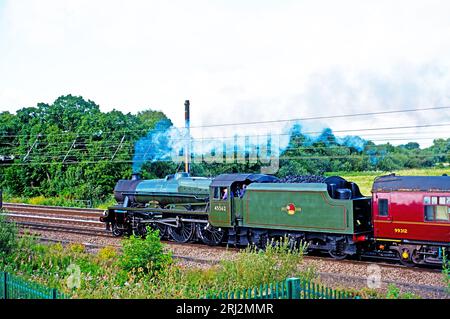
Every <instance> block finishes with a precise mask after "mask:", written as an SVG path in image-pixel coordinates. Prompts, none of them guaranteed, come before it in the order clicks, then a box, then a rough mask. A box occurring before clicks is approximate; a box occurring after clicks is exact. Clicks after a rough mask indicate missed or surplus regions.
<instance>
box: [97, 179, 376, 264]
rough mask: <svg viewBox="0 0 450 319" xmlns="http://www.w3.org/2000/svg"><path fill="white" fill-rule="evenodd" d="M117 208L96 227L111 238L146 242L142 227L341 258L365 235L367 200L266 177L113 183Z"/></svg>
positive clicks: (336, 186)
mask: <svg viewBox="0 0 450 319" xmlns="http://www.w3.org/2000/svg"><path fill="white" fill-rule="evenodd" d="M114 194H115V198H116V200H117V203H118V204H117V205H116V206H113V207H109V208H108V209H107V210H106V211H105V214H104V216H102V217H101V221H102V222H104V223H106V227H107V229H110V230H111V231H112V233H113V235H115V236H121V235H124V234H128V235H130V234H135V235H139V236H145V234H146V231H147V226H150V227H152V228H154V229H159V232H160V236H161V237H165V238H170V239H172V240H175V241H177V242H183V243H184V242H189V241H196V240H200V241H202V242H204V243H206V244H208V245H219V244H221V243H227V244H229V245H237V246H245V245H248V244H254V245H257V246H258V247H261V248H264V246H265V245H266V244H267V243H268V242H269V241H270V239H272V238H274V239H279V238H280V237H286V238H288V240H289V242H290V243H291V244H292V245H296V244H299V243H300V241H306V242H308V243H309V246H308V247H309V249H312V250H319V251H325V252H328V253H329V254H330V255H331V256H333V257H334V258H345V257H346V256H348V255H354V254H356V253H357V251H358V249H359V248H358V245H359V243H361V242H364V241H365V240H366V238H367V236H368V235H369V234H370V232H371V229H372V225H371V198H370V197H364V196H363V195H362V194H361V192H360V191H359V188H358V186H357V185H356V184H355V183H352V182H348V181H346V180H345V179H343V178H341V177H337V176H333V177H328V178H327V179H325V180H324V181H323V182H320V183H283V182H280V180H279V179H278V178H276V177H274V176H270V175H264V174H222V175H219V176H217V177H216V178H213V179H212V178H203V177H191V176H189V174H187V173H177V174H174V175H169V176H167V177H166V178H165V179H158V180H142V179H140V178H139V177H138V176H136V175H133V177H132V179H131V180H120V181H118V183H117V185H116V187H115V189H114Z"/></svg>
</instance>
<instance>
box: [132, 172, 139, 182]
mask: <svg viewBox="0 0 450 319" xmlns="http://www.w3.org/2000/svg"><path fill="white" fill-rule="evenodd" d="M138 179H141V175H140V174H139V173H133V174H131V180H132V181H137V180H138Z"/></svg>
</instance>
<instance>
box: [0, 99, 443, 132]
mask: <svg viewBox="0 0 450 319" xmlns="http://www.w3.org/2000/svg"><path fill="white" fill-rule="evenodd" d="M444 109H450V106H438V107H424V108H415V109H399V110H391V111H378V112H365V113H351V114H337V115H320V116H312V117H304V118H296V119H280V120H268V121H251V122H238V123H222V124H220V123H219V124H209V125H197V126H195V125H193V126H190V128H191V129H197V128H211V127H225V126H242V125H245V126H248V125H258V124H259V125H261V124H273V123H286V122H300V121H311V120H323V119H336V118H351V117H360V116H374V115H386V114H398V113H412V112H421V111H435V110H444ZM170 127H172V128H174V129H184V128H185V127H175V126H170ZM147 131H149V130H148V129H139V130H113V131H102V132H99V131H97V132H91V133H83V132H76V133H75V132H63V133H48V134H45V133H33V134H31V133H30V134H17V135H14V134H10V135H0V137H23V136H30V135H33V136H37V135H38V134H39V135H40V136H41V137H42V136H61V135H68V134H75V135H76V134H78V135H79V136H90V135H94V134H98V133H100V134H107V133H109V134H124V133H133V132H134V133H136V132H147ZM74 137H75V136H74ZM119 138H120V137H119Z"/></svg>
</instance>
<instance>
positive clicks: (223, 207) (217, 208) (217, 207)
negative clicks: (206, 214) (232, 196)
mask: <svg viewBox="0 0 450 319" xmlns="http://www.w3.org/2000/svg"><path fill="white" fill-rule="evenodd" d="M214 210H215V211H220V212H226V211H227V206H223V205H215V206H214Z"/></svg>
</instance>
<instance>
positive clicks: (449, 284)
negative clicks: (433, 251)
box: [442, 248, 450, 294]
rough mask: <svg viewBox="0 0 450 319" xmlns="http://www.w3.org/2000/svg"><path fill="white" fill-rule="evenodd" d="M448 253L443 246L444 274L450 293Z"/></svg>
mask: <svg viewBox="0 0 450 319" xmlns="http://www.w3.org/2000/svg"><path fill="white" fill-rule="evenodd" d="M447 255H448V253H447V251H446V250H445V248H442V276H443V280H444V283H445V285H446V286H447V292H448V293H449V294H450V261H449V260H448V256H447Z"/></svg>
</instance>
